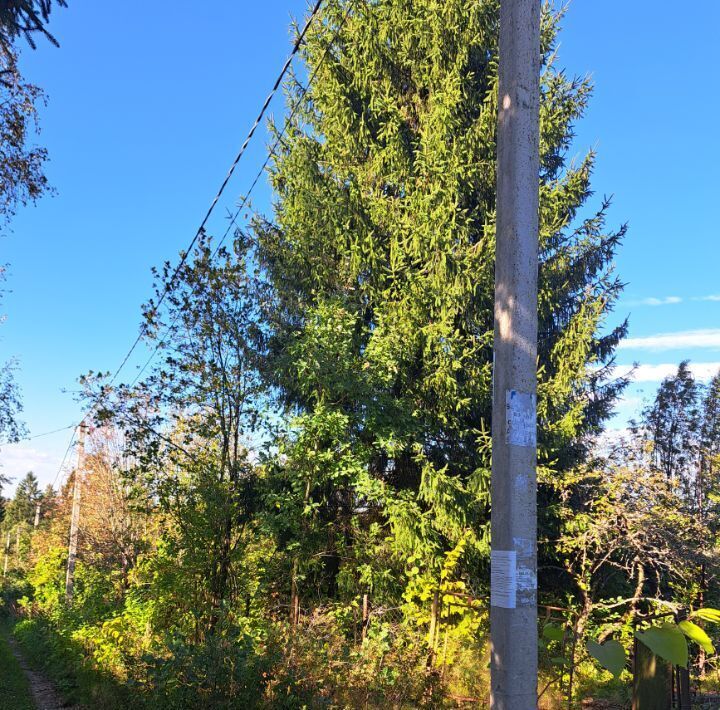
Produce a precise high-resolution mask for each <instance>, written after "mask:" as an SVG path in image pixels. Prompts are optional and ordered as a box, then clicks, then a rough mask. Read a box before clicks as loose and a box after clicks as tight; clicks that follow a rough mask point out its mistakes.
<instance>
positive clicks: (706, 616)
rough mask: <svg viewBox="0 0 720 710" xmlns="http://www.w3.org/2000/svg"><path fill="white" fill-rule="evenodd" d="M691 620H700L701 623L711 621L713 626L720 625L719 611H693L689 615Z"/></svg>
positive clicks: (709, 609) (707, 609) (708, 609)
mask: <svg viewBox="0 0 720 710" xmlns="http://www.w3.org/2000/svg"><path fill="white" fill-rule="evenodd" d="M690 618H691V619H702V620H703V621H711V622H712V623H713V624H720V609H711V608H709V607H708V608H706V609H695V611H694V612H692V614H690Z"/></svg>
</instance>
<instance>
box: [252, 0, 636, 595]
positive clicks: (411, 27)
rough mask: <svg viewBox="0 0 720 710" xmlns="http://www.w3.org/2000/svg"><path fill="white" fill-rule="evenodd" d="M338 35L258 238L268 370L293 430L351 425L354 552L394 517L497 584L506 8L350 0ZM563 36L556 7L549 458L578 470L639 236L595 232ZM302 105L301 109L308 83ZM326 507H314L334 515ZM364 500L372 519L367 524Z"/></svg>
mask: <svg viewBox="0 0 720 710" xmlns="http://www.w3.org/2000/svg"><path fill="white" fill-rule="evenodd" d="M324 20H325V22H324V23H321V24H317V25H315V26H314V29H313V30H311V32H310V33H309V35H308V40H307V45H306V47H305V49H304V52H305V58H306V61H307V64H308V68H309V70H310V71H311V72H312V73H313V74H314V75H315V80H314V82H313V84H312V86H311V87H309V90H308V91H307V94H306V100H305V101H304V102H303V103H302V107H301V109H300V110H299V111H298V112H297V113H296V114H295V119H294V123H293V125H292V127H291V130H290V131H289V135H286V136H285V137H284V139H283V141H282V144H281V145H282V147H281V149H279V151H278V153H277V155H276V156H275V157H274V161H273V165H272V170H271V180H272V184H273V188H274V190H275V195H276V202H275V205H274V215H273V218H272V219H271V220H270V219H268V220H262V219H258V220H257V221H256V225H255V232H256V235H257V239H258V243H259V251H258V256H259V259H260V260H261V264H262V265H263V267H264V268H265V269H266V270H267V274H268V279H269V282H270V286H271V288H272V295H273V299H272V300H271V301H269V304H268V307H267V309H266V314H267V318H268V319H269V323H270V326H271V331H270V340H269V344H270V348H269V355H270V359H269V363H268V368H267V371H268V373H269V374H270V377H271V382H272V383H273V384H276V385H277V386H278V388H279V391H280V394H281V396H282V399H283V401H284V403H285V404H286V406H287V407H288V408H289V409H290V411H291V412H297V411H298V410H299V411H300V412H301V413H302V415H303V416H302V417H301V418H300V419H296V418H294V419H293V420H294V422H295V429H294V431H297V430H298V429H299V428H301V427H308V428H309V431H311V432H312V431H316V430H317V429H318V427H319V426H320V421H321V420H324V419H327V417H328V416H330V415H331V414H332V413H336V414H337V415H338V416H339V417H341V418H342V421H343V432H342V435H341V436H340V437H339V438H333V437H328V438H326V439H319V440H318V441H317V444H318V445H319V446H322V447H323V448H324V449H325V452H326V455H327V457H333V456H334V457H336V461H335V462H332V463H331V462H330V461H326V463H327V466H328V471H329V470H331V469H332V468H334V467H335V466H344V462H343V459H344V458H345V457H346V453H345V452H346V450H347V449H349V450H351V451H352V452H353V453H354V455H355V457H356V462H355V463H354V465H353V466H352V467H350V468H345V469H344V470H345V473H344V474H343V476H341V477H340V478H339V479H338V478H332V477H331V476H330V477H328V478H326V481H327V483H326V484H325V492H324V493H323V498H324V499H325V500H327V499H328V498H333V499H334V500H335V501H336V503H335V505H334V506H332V507H327V506H326V507H324V508H323V510H322V517H323V522H324V525H325V528H326V531H327V532H328V534H330V535H333V536H334V537H335V538H336V539H335V541H334V542H333V544H334V545H335V546H338V545H339V543H338V541H337V538H338V537H339V536H340V535H339V531H340V530H343V529H344V528H345V527H346V522H345V521H346V520H347V518H348V517H357V518H360V519H361V521H362V522H363V523H364V525H365V526H368V525H371V524H377V523H382V524H384V526H385V529H386V530H387V532H388V536H389V538H390V545H391V546H392V547H393V548H394V549H395V550H396V551H397V554H399V555H403V556H407V555H412V554H422V556H423V557H424V558H425V559H427V560H429V561H430V562H431V566H433V567H434V569H435V573H436V574H437V573H438V572H439V570H440V567H441V564H442V556H443V554H444V553H445V552H446V551H447V550H450V549H452V548H453V547H454V546H455V545H456V544H457V543H458V541H459V540H460V539H466V542H467V555H466V560H465V561H466V564H467V567H466V569H467V570H468V571H469V572H470V573H471V574H472V575H473V576H474V577H475V579H474V580H473V582H474V583H475V584H481V583H482V582H483V581H484V576H485V574H486V570H487V565H486V562H485V561H484V560H485V558H486V556H487V553H488V549H489V544H488V534H489V533H488V519H489V472H490V451H489V431H490V409H491V396H490V395H491V363H492V327H493V307H492V303H493V273H494V262H493V254H494V200H495V193H494V189H495V186H494V181H495V115H496V105H495V104H496V70H497V62H496V53H497V44H496V32H497V4H496V3H495V2H490V1H487V2H469V1H468V0H452V1H451V2H443V3H430V4H427V3H408V2H405V1H404V0H383V2H379V3H372V4H365V3H354V4H353V3H350V2H345V1H344V0H335V1H334V2H331V3H328V4H327V5H326V6H325V10H324ZM450 28H452V29H450ZM555 33H556V24H555V19H554V18H553V17H552V16H551V15H549V14H548V15H546V17H545V24H544V30H543V38H544V39H543V41H544V49H543V56H544V62H545V67H544V72H543V79H542V92H543V109H542V120H541V131H542V162H543V168H542V187H541V204H542V206H541V221H542V226H541V270H540V283H541V287H540V288H541V294H540V320H541V331H542V332H543V333H544V336H543V338H542V340H541V342H540V371H539V377H540V385H539V405H538V411H539V413H540V417H541V427H540V429H539V431H540V432H541V438H542V441H541V447H540V450H541V452H542V457H543V463H544V465H545V466H546V467H548V468H549V467H551V466H552V467H554V468H559V469H565V468H567V467H568V466H569V465H570V464H571V463H573V462H575V461H577V460H578V458H580V457H581V456H582V455H583V454H582V446H581V445H580V444H579V442H580V441H581V440H582V438H583V435H584V434H585V433H587V432H591V431H594V430H595V429H596V428H597V427H598V426H599V424H600V422H601V421H602V419H603V418H604V416H606V414H607V411H608V409H609V407H610V404H611V402H612V400H613V399H614V397H615V395H616V393H617V391H618V387H620V386H621V383H616V384H615V385H608V384H607V383H606V382H604V380H603V376H602V375H600V374H597V375H595V376H593V377H590V379H589V376H588V365H590V364H600V363H603V362H607V361H608V360H609V358H611V356H612V352H613V349H614V346H615V344H616V343H617V340H618V338H619V337H620V336H621V335H622V333H623V332H624V328H623V327H621V328H619V329H617V330H615V331H612V332H611V333H610V334H608V335H606V336H600V335H599V329H600V327H601V324H602V321H603V318H604V316H605V314H606V313H607V312H608V309H609V308H611V307H612V303H613V302H614V300H615V298H616V296H617V293H618V291H619V288H620V287H619V284H618V283H617V282H616V281H615V279H614V278H613V277H612V274H611V266H610V262H611V259H612V254H613V253H614V251H615V249H616V246H617V244H618V241H619V239H620V236H621V235H620V234H614V233H608V232H606V231H605V229H604V218H605V210H606V208H607V205H602V206H601V209H600V212H598V213H597V214H596V215H594V216H592V217H590V218H588V219H586V220H584V221H583V220H576V215H577V213H578V210H579V209H580V207H581V206H582V205H583V204H584V203H585V201H586V199H587V198H588V196H589V194H590V188H589V180H590V173H591V169H592V163H593V160H594V156H593V155H588V156H587V158H586V160H585V161H584V162H583V163H582V165H581V166H579V167H575V166H572V165H570V164H569V163H567V162H566V152H567V149H568V144H569V140H570V136H571V135H572V125H573V122H574V121H575V120H577V119H578V118H579V117H580V116H581V115H582V113H583V111H584V109H585V106H586V103H587V99H588V95H589V91H590V87H589V84H588V83H587V82H586V81H583V80H572V79H568V78H567V77H566V76H565V75H564V74H563V73H562V72H560V71H559V70H557V69H556V68H555V66H554V54H553V44H554V37H555ZM336 34H337V40H336V43H335V46H336V47H337V50H336V51H331V52H329V53H328V51H327V48H328V42H329V41H330V40H331V38H332V37H334V36H335V35H336ZM288 91H289V94H290V100H291V101H293V102H294V101H296V100H298V99H299V98H300V94H301V93H303V94H305V87H302V88H301V87H300V85H299V84H296V83H295V82H291V83H290V85H289V87H288ZM597 372H598V373H599V372H600V371H599V370H598V371H597ZM590 388H591V389H592V390H593V396H592V397H589V396H587V392H588V390H589V389H590ZM314 417H318V419H319V420H320V421H318V422H313V418H314ZM293 436H295V434H293ZM297 436H298V440H300V439H301V438H302V435H301V434H297ZM316 456H317V457H318V460H320V459H321V454H320V452H319V451H318V452H317V454H316ZM298 475H299V476H301V475H302V474H298ZM296 488H297V489H298V490H297V492H296V495H297V496H298V497H299V498H300V499H301V501H302V500H304V490H302V487H301V486H296ZM316 493H317V492H316V490H312V491H311V492H310V501H311V504H313V505H317V504H320V505H321V507H322V506H323V504H322V503H319V501H318V500H316V499H315V498H316ZM353 498H355V499H356V500H361V501H364V502H365V504H366V506H367V513H366V514H362V513H359V514H358V513H356V514H355V515H354V516H352V515H351V510H352V499H353ZM341 500H342V501H343V504H339V503H338V502H337V501H341ZM297 506H300V503H297V504H296V507H297ZM303 509H304V506H303ZM330 528H332V529H333V530H334V531H335V532H334V533H332V532H330V531H329V529H330ZM333 574H334V572H333Z"/></svg>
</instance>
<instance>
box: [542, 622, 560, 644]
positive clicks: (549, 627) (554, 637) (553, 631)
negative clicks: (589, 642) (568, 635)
mask: <svg viewBox="0 0 720 710" xmlns="http://www.w3.org/2000/svg"><path fill="white" fill-rule="evenodd" d="M542 632H543V636H544V637H545V638H546V639H548V641H562V640H563V636H565V632H564V631H563V629H562V627H560V626H558V625H557V624H545V626H543V631H542Z"/></svg>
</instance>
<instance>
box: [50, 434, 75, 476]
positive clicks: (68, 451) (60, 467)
mask: <svg viewBox="0 0 720 710" xmlns="http://www.w3.org/2000/svg"><path fill="white" fill-rule="evenodd" d="M76 426H77V425H75V424H74V425H73V428H74V427H76ZM74 442H75V431H74V429H73V433H72V435H71V436H70V441H69V442H68V445H67V448H66V449H65V453H64V454H63V457H62V461H61V462H60V466H59V467H58V470H57V473H56V474H55V478H54V479H53V482H52V487H53V488H55V484H56V483H57V481H58V479H59V478H60V474H61V473H62V470H63V467H64V466H65V461H66V460H67V457H68V454H69V453H70V449H71V448H72V445H73V443H74Z"/></svg>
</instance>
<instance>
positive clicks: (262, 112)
mask: <svg viewBox="0 0 720 710" xmlns="http://www.w3.org/2000/svg"><path fill="white" fill-rule="evenodd" d="M322 2H323V0H317V2H316V3H315V6H314V7H313V9H312V12H311V13H310V16H309V17H308V19H307V22H306V23H305V26H304V27H303V29H302V31H301V32H300V34H299V35H298V37H297V39H296V40H295V44H294V45H293V47H292V50H291V51H290V54H289V56H288V58H287V59H286V60H285V64H284V65H283V68H282V70H281V71H280V74H278V77H277V79H276V80H275V83H274V84H273V87H272V89H271V90H270V93H269V94H268V95H267V98H266V99H265V103H264V104H263V105H262V108H261V109H260V112H259V113H258V115H257V118H256V119H255V123H253V125H252V127H251V128H250V131H249V133H248V135H247V137H246V138H245V141H244V142H243V144H242V146H241V147H240V150H239V151H238V154H237V155H236V156H235V160H234V161H233V163H232V165H231V166H230V169H229V170H228V173H227V175H226V176H225V179H224V180H223V181H222V184H221V185H220V189H219V190H218V191H217V193H216V195H215V197H214V198H213V200H212V202H211V203H210V207H208V210H207V212H206V213H205V217H203V220H202V222H201V223H200V226H199V227H198V229H197V231H196V232H195V236H194V237H193V238H192V240H191V242H190V244H189V246H188V248H187V249H186V250H185V251H183V252H182V256H181V258H180V262H179V263H178V265H177V266H176V267H175V269H174V271H173V273H172V275H171V276H170V279H169V280H168V282H167V283H166V284H165V289H164V290H163V292H162V294H161V295H160V298H159V300H158V302H157V305H156V306H155V310H157V309H159V308H160V306H161V305H162V302H163V301H164V300H165V296H166V295H167V294H168V292H169V291H170V290H172V285H173V282H174V281H175V278H176V277H177V275H178V273H179V272H180V269H181V268H182V267H183V265H184V264H185V262H186V261H187V258H188V256H189V255H190V252H191V251H192V248H193V247H194V246H195V243H196V242H197V240H198V238H199V237H200V235H201V234H202V233H203V232H204V231H205V225H206V224H207V222H208V220H209V219H210V215H211V214H212V213H213V210H214V209H215V206H216V205H217V203H218V201H219V200H220V197H221V196H222V194H223V192H224V191H225V188H226V187H227V184H228V182H230V178H231V177H232V175H233V173H234V172H235V168H236V167H237V166H238V163H239V162H240V160H241V159H242V157H243V155H244V154H245V151H246V149H247V147H248V145H249V144H250V141H251V140H252V138H253V136H254V135H255V131H256V130H257V127H258V126H259V125H260V123H261V122H262V120H263V117H264V116H265V112H266V111H267V109H268V106H269V105H270V102H271V101H272V100H273V97H274V96H275V94H276V93H277V90H278V88H279V87H280V84H281V83H282V80H283V79H284V78H285V74H286V73H287V70H288V69H289V68H290V64H291V63H292V60H293V59H294V58H295V55H296V54H297V53H298V51H299V49H300V45H301V44H302V41H303V39H304V38H305V35H306V34H307V31H308V29H309V27H310V25H311V23H312V22H313V20H314V19H315V17H316V15H317V13H318V11H319V10H320V6H321V5H322ZM146 334H147V325H145V324H143V326H142V327H141V329H140V333H139V334H138V336H137V338H135V341H134V342H133V344H132V346H131V347H130V350H128V352H127V354H126V355H125V357H124V358H123V360H122V362H121V363H120V366H119V367H118V368H117V370H115V372H114V374H113V376H112V378H111V379H110V383H112V382H114V381H115V379H116V378H117V376H118V375H119V374H120V371H121V370H122V369H123V367H125V365H126V363H127V361H128V360H129V359H130V356H131V355H132V354H133V352H134V351H135V348H136V347H137V346H138V344H139V343H140V341H141V340H142V339H143V337H144V336H145V335H146Z"/></svg>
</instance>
